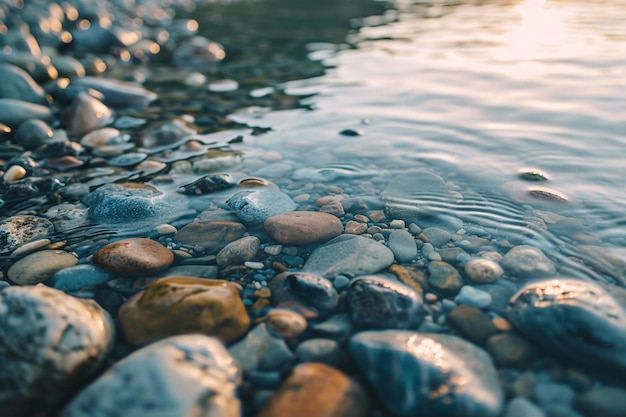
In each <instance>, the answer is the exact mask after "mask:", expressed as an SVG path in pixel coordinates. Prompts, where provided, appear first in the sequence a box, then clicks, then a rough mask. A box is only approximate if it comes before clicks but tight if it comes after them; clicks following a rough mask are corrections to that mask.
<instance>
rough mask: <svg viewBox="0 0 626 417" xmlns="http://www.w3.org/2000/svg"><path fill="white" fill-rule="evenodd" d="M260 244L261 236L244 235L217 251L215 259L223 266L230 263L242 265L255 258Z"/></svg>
mask: <svg viewBox="0 0 626 417" xmlns="http://www.w3.org/2000/svg"><path fill="white" fill-rule="evenodd" d="M260 246H261V242H260V241H259V238H257V237H255V236H246V237H242V238H241V239H237V240H235V241H234V242H230V243H229V244H227V245H226V246H224V247H223V248H222V249H221V250H220V251H219V252H218V253H217V257H216V258H215V260H216V262H217V265H219V266H220V267H221V268H223V267H225V266H229V265H242V264H243V263H244V262H246V261H249V260H250V259H252V258H254V255H256V253H257V252H258V250H259V247H260Z"/></svg>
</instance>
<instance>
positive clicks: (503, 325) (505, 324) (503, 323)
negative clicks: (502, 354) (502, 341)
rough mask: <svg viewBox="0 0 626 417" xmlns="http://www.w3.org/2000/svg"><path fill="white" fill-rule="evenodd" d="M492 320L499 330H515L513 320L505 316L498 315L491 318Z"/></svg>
mask: <svg viewBox="0 0 626 417" xmlns="http://www.w3.org/2000/svg"><path fill="white" fill-rule="evenodd" d="M491 322H492V323H493V325H494V327H495V328H496V329H498V331H501V332H510V331H511V330H513V326H512V325H511V322H509V321H508V320H507V319H505V318H504V317H496V318H495V319H493V320H491Z"/></svg>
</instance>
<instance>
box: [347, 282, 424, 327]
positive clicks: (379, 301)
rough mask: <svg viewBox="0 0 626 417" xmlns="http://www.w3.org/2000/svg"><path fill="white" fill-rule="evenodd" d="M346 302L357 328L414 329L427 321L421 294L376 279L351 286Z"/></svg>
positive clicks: (399, 284) (397, 284) (393, 283)
mask: <svg viewBox="0 0 626 417" xmlns="http://www.w3.org/2000/svg"><path fill="white" fill-rule="evenodd" d="M347 301H348V306H349V308H350V313H351V318H352V321H353V322H354V324H355V325H357V326H358V327H360V328H366V329H385V328H387V329H389V328H392V329H413V328H417V326H419V324H420V323H421V322H422V321H423V319H424V310H423V302H422V296H421V294H418V293H417V292H416V291H415V290H413V289H412V288H410V287H408V286H406V285H404V284H402V283H400V282H397V281H391V280H389V279H386V278H382V277H377V276H368V277H361V278H357V279H355V280H353V281H352V282H351V283H350V286H349V287H348V291H347Z"/></svg>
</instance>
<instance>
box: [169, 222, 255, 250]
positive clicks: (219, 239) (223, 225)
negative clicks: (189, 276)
mask: <svg viewBox="0 0 626 417" xmlns="http://www.w3.org/2000/svg"><path fill="white" fill-rule="evenodd" d="M245 233H246V228H245V226H244V225H243V224H241V223H238V222H231V221H227V220H198V221H194V222H191V223H189V224H187V225H186V226H184V227H183V228H181V229H180V230H179V231H178V232H176V234H175V235H174V237H173V239H174V240H175V241H176V242H179V243H182V244H184V245H188V246H196V245H199V246H202V247H203V248H204V250H205V251H207V252H208V253H210V254H216V253H218V252H219V251H220V250H221V249H222V248H224V247H225V246H226V245H227V244H228V243H230V242H234V241H235V240H237V239H241V238H242V237H243V235H244V234H245Z"/></svg>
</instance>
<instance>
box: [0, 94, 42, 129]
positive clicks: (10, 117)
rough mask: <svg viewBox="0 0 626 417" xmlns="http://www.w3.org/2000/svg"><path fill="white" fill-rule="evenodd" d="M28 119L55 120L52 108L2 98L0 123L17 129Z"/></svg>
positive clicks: (0, 100) (0, 101) (0, 102)
mask: <svg viewBox="0 0 626 417" xmlns="http://www.w3.org/2000/svg"><path fill="white" fill-rule="evenodd" d="M28 119H37V120H43V121H46V122H51V121H52V120H54V115H53V114H52V110H50V108H48V107H46V106H42V105H40V104H34V103H29V102H27V101H22V100H14V99H10V98H0V123H3V124H5V125H7V126H9V127H10V128H11V129H16V128H18V127H19V125H21V124H22V123H24V122H25V121H26V120H28Z"/></svg>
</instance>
